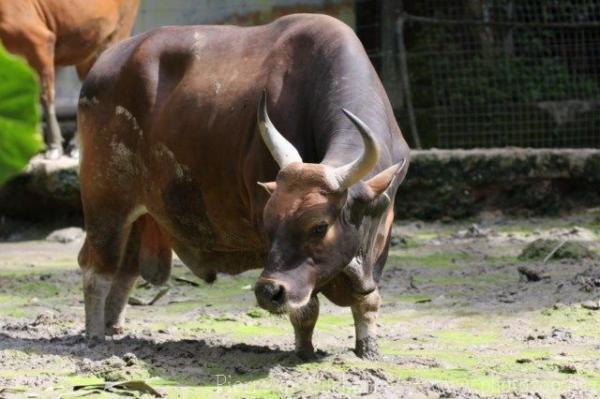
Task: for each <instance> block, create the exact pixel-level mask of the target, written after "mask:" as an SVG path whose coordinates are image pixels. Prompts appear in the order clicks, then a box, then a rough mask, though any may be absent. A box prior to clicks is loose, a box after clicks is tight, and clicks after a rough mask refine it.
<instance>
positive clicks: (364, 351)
mask: <svg viewBox="0 0 600 399" xmlns="http://www.w3.org/2000/svg"><path fill="white" fill-rule="evenodd" d="M380 303H381V297H380V296H379V290H378V289H376V290H375V291H373V292H371V293H370V294H367V295H365V296H360V297H359V298H358V300H357V302H356V303H355V304H353V305H352V316H353V317H354V327H355V329H356V346H355V349H354V351H355V352H356V355H357V356H358V357H361V358H363V359H376V358H377V357H379V348H378V346H377V314H378V312H379V305H380Z"/></svg>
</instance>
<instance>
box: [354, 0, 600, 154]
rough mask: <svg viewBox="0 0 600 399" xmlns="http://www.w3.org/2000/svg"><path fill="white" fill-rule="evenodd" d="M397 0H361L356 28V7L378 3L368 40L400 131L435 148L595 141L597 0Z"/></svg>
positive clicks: (599, 44)
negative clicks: (390, 65) (392, 67)
mask: <svg viewBox="0 0 600 399" xmlns="http://www.w3.org/2000/svg"><path fill="white" fill-rule="evenodd" d="M401 3H402V2H401V1H399V0H396V1H386V0H379V1H375V2H374V1H370V0H363V1H359V2H358V3H357V31H358V33H359V36H361V35H362V36H363V37H364V36H365V34H364V32H365V26H369V24H368V23H367V22H368V20H366V18H365V15H366V14H365V12H364V11H361V8H367V9H368V8H371V9H373V8H375V9H377V13H378V15H379V18H378V20H375V21H376V23H375V24H376V25H378V28H379V30H378V32H379V33H378V34H379V36H378V38H376V40H374V42H376V45H375V46H373V45H372V43H368V42H367V43H366V47H367V49H368V50H369V51H370V54H371V55H372V59H373V62H374V64H375V65H376V66H377V67H378V69H379V71H380V73H381V75H382V79H383V80H384V83H385V84H386V88H387V89H388V91H391V92H392V95H391V98H392V102H393V104H394V107H395V109H396V111H397V114H398V117H399V119H400V122H401V126H402V127H403V130H404V131H405V132H406V133H408V132H407V130H408V129H410V130H416V131H417V132H418V135H419V136H420V138H421V139H422V140H423V142H424V145H425V146H435V147H442V148H457V147H461V148H471V147H497V146H523V147H598V146H600V0H518V1H517V0H454V1H450V0H414V1H410V2H408V1H405V2H404V7H402V4H401ZM386 7H387V8H386ZM361 16H362V18H361ZM390 18H392V19H393V20H394V22H395V23H394V24H390V23H389V22H387V23H386V21H387V20H389V19H390ZM386 24H387V25H386ZM370 25H371V28H370V29H371V30H374V29H375V28H373V24H370ZM390 29H393V31H390ZM375 30H376V29H375ZM384 37H388V38H389V37H394V40H395V42H394V43H393V45H389V43H388V44H386V42H385V40H383V39H382V38H384ZM390 57H391V59H392V60H393V63H394V65H395V73H389V71H386V59H390ZM388 69H389V68H388ZM409 136H410V135H409ZM413 141H415V139H413ZM413 144H414V143H413Z"/></svg>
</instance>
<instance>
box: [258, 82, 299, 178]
mask: <svg viewBox="0 0 600 399" xmlns="http://www.w3.org/2000/svg"><path fill="white" fill-rule="evenodd" d="M257 116H258V130H260V135H261V136H262V139H263V141H264V143H265V145H266V146H267V148H268V149H269V151H270V152H271V155H272V156H273V158H275V161H276V162H277V164H278V165H279V167H280V168H281V169H283V168H285V167H286V166H288V165H289V164H291V163H292V162H302V157H301V156H300V154H298V150H296V148H295V147H294V145H293V144H292V143H290V142H289V141H287V140H286V138H285V137H283V136H282V134H281V133H279V131H278V130H277V129H276V128H275V126H274V125H273V123H272V122H271V119H269V115H268V114H267V91H266V90H264V91H263V92H262V95H261V96H260V101H259V103H258V112H257Z"/></svg>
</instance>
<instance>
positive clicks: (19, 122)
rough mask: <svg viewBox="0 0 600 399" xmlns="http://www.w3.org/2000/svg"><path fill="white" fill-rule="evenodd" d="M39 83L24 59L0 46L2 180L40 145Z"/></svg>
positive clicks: (25, 162)
mask: <svg viewBox="0 0 600 399" xmlns="http://www.w3.org/2000/svg"><path fill="white" fill-rule="evenodd" d="M38 101H39V84H38V80H37V76H36V75H35V73H34V72H33V70H31V68H30V67H29V66H28V65H27V64H26V63H25V61H23V60H21V59H19V58H17V57H15V56H12V55H10V54H8V53H7V52H6V50H5V49H4V48H3V47H2V46H0V184H2V183H4V182H5V181H6V180H8V179H9V178H10V177H11V176H13V175H14V174H16V173H18V172H20V171H21V170H22V169H23V167H25V165H27V162H28V161H29V159H30V158H31V157H32V156H33V155H35V154H36V153H37V152H38V151H39V150H40V149H41V148H42V142H41V139H40V135H39V134H38V131H39V122H40V111H39V105H38Z"/></svg>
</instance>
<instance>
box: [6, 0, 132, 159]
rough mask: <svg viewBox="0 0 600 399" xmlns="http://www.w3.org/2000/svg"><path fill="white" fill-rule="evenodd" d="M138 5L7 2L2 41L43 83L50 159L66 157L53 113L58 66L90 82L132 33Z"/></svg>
mask: <svg viewBox="0 0 600 399" xmlns="http://www.w3.org/2000/svg"><path fill="white" fill-rule="evenodd" d="M138 5H139V0H2V1H0V41H1V42H2V44H3V45H4V47H6V49H7V50H8V51H10V52H11V53H14V54H18V55H21V56H23V57H24V58H25V59H26V60H27V62H28V63H29V65H31V67H32V68H33V69H35V71H36V72H37V74H38V76H39V77H40V81H41V83H42V98H41V100H42V106H43V109H44V114H45V116H46V132H45V134H44V141H45V142H46V145H47V146H48V151H47V152H46V156H47V157H48V158H52V159H54V158H58V157H59V156H60V155H61V154H62V151H63V150H62V135H61V132H60V127H59V125H58V120H57V119H56V112H55V109H54V67H55V66H67V65H75V66H76V68H77V73H78V75H79V78H80V79H83V78H85V76H86V75H87V73H88V72H89V70H90V68H91V67H92V65H93V64H94V62H95V61H96V59H97V58H98V56H99V55H100V53H101V52H102V51H104V50H105V49H106V48H108V47H109V46H111V45H112V44H114V43H116V42H118V41H120V40H123V39H125V38H126V37H128V36H129V34H130V33H131V29H132V28H133V23H134V21H135V16H136V14H137V10H138Z"/></svg>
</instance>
